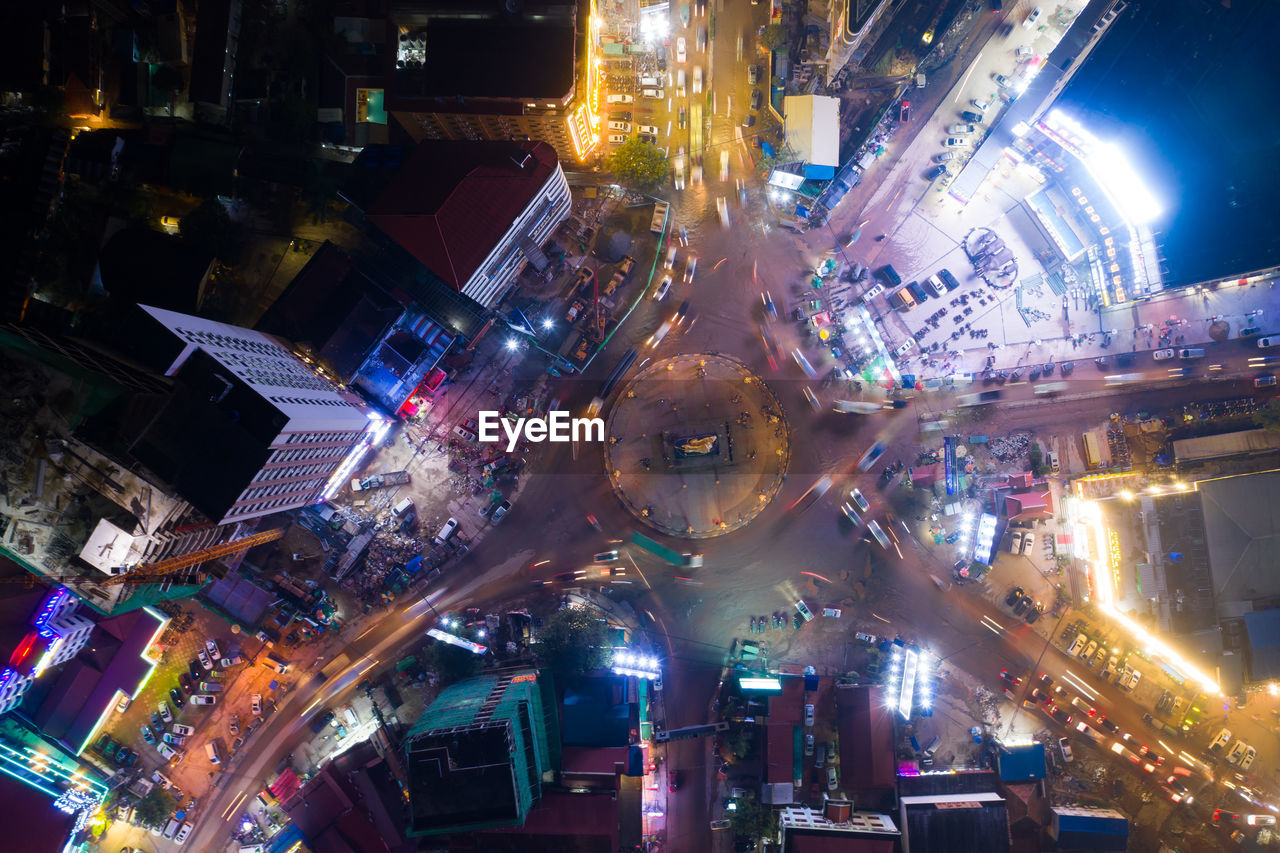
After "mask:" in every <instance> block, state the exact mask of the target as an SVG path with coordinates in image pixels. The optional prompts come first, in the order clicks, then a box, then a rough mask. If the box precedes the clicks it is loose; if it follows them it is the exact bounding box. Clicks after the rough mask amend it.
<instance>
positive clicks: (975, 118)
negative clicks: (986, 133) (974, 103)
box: [960, 110, 986, 124]
mask: <svg viewBox="0 0 1280 853" xmlns="http://www.w3.org/2000/svg"><path fill="white" fill-rule="evenodd" d="M960 118H962V119H964V120H965V121H967V122H969V124H978V123H979V122H981V121H982V120H983V119H984V118H986V116H984V115H983V114H982V113H975V112H974V111H973V110H965V111H964V112H962V113H960Z"/></svg>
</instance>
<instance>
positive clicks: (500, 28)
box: [388, 18, 577, 112]
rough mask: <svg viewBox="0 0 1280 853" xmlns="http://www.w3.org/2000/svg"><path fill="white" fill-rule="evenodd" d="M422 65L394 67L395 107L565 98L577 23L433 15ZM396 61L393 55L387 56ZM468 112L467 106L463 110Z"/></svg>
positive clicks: (570, 88) (571, 77) (424, 33)
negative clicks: (433, 102) (417, 102)
mask: <svg viewBox="0 0 1280 853" xmlns="http://www.w3.org/2000/svg"><path fill="white" fill-rule="evenodd" d="M417 35H418V36H419V37H425V38H426V41H427V44H426V50H425V51H424V52H423V54H424V55H423V58H422V60H421V61H422V63H423V64H422V67H421V68H403V69H393V71H392V80H393V81H394V82H393V83H392V85H391V86H390V87H389V88H390V89H391V94H393V96H394V97H393V99H392V108H393V109H412V108H413V107H414V106H415V104H414V100H411V99H415V100H416V99H440V101H441V106H440V111H442V112H448V111H450V110H449V106H448V105H449V104H455V105H456V104H458V103H459V101H460V100H462V99H467V98H491V99H503V100H512V101H532V100H536V101H542V102H544V103H547V102H553V101H556V102H559V101H564V100H566V99H568V98H569V96H570V95H572V94H573V88H574V72H575V70H576V56H575V41H576V40H577V39H576V26H575V23H574V21H573V19H572V18H569V19H568V20H563V19H562V20H550V21H547V20H542V21H532V20H531V21H529V22H528V23H520V24H507V23H500V22H496V21H493V20H441V19H437V20H432V21H431V22H430V23H429V24H428V25H427V27H426V29H425V30H422V31H420V32H419V33H417ZM388 59H389V61H390V62H391V63H392V65H393V66H394V64H395V61H396V60H395V57H394V55H391V56H389V57H388ZM463 111H465V110H463Z"/></svg>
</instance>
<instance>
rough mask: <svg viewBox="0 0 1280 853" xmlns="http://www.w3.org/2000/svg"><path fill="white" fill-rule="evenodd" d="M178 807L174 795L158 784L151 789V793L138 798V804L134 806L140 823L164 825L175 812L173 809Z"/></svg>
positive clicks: (135, 814) (134, 812)
mask: <svg viewBox="0 0 1280 853" xmlns="http://www.w3.org/2000/svg"><path fill="white" fill-rule="evenodd" d="M177 807H178V803H177V802H176V801H175V800H174V799H173V797H172V795H170V794H169V792H168V791H166V790H165V789H164V788H161V787H158V786H157V787H155V788H152V789H151V793H149V794H147V795H146V796H145V797H143V798H142V799H141V800H138V805H137V806H135V807H134V810H133V814H134V816H135V817H136V819H137V820H138V822H139V823H144V824H149V825H151V826H164V822H165V821H166V820H168V819H169V815H171V814H173V810H174V809H176V808H177Z"/></svg>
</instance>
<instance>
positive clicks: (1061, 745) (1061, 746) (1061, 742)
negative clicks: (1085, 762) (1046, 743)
mask: <svg viewBox="0 0 1280 853" xmlns="http://www.w3.org/2000/svg"><path fill="white" fill-rule="evenodd" d="M1058 751H1059V752H1061V753H1062V760H1063V761H1071V760H1073V759H1074V757H1075V756H1073V755H1072V754H1071V741H1070V740H1068V739H1067V738H1064V737H1060V738H1058Z"/></svg>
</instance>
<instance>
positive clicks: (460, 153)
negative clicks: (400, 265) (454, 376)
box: [351, 140, 570, 307]
mask: <svg viewBox="0 0 1280 853" xmlns="http://www.w3.org/2000/svg"><path fill="white" fill-rule="evenodd" d="M366 151H369V149H366ZM370 155H371V157H372V156H377V155H376V154H375V152H370ZM361 156H362V157H364V156H366V155H363V154H362V155H361ZM361 165H362V164H361V163H360V161H357V163H356V167H355V169H356V172H357V173H360V172H361ZM354 195H355V194H353V196H354ZM351 200H353V201H355V199H354V197H353V198H352V199H351ZM356 203H357V204H358V202H356ZM569 205H570V199H569V184H568V182H567V181H566V180H565V177H564V171H563V170H562V169H561V168H560V161H559V159H558V158H557V157H556V152H555V149H554V148H552V147H551V146H550V145H548V144H547V143H545V142H473V141H446V140H427V141H424V142H422V143H420V144H419V145H418V146H417V147H416V148H414V149H413V150H412V151H411V152H410V153H409V155H408V157H407V159H406V160H405V161H404V164H403V165H402V166H400V168H399V169H398V170H396V171H395V172H394V174H393V175H391V176H390V179H389V180H387V181H386V183H385V185H383V186H382V188H381V190H380V191H379V192H377V194H376V195H374V196H373V200H372V202H371V203H369V204H368V206H367V207H366V208H365V209H364V214H365V218H366V219H368V220H369V222H371V223H372V224H374V225H376V226H377V227H378V228H379V229H381V230H382V231H383V232H384V233H385V234H386V235H387V236H388V237H390V238H391V239H392V240H394V241H395V242H396V243H398V244H399V245H400V246H401V247H402V248H403V249H404V250H405V251H406V252H408V253H409V254H410V255H412V256H413V257H414V258H416V259H417V260H418V261H419V262H420V263H421V264H422V265H423V266H424V267H426V268H427V269H428V270H430V271H431V272H432V273H434V274H435V276H436V277H437V278H439V279H440V281H442V282H443V283H444V284H445V285H447V286H448V287H451V288H453V289H454V290H456V291H459V292H460V293H462V294H463V295H465V296H469V297H470V298H471V299H473V300H475V301H476V302H478V303H480V304H481V305H482V306H484V307H492V306H493V305H495V304H497V302H498V301H499V300H501V298H502V297H503V295H505V293H506V291H507V290H508V288H509V287H510V286H511V284H513V283H514V281H515V278H516V276H517V275H519V273H520V272H521V271H522V270H523V269H524V266H525V264H526V263H533V264H534V266H535V268H537V269H542V268H544V267H545V265H546V258H545V256H543V255H542V251H541V246H542V244H543V243H545V242H546V240H547V239H548V238H549V237H550V236H551V234H552V233H553V232H554V231H555V229H556V228H557V227H558V226H559V225H560V223H561V222H563V221H564V219H565V217H567V216H568V215H569Z"/></svg>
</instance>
